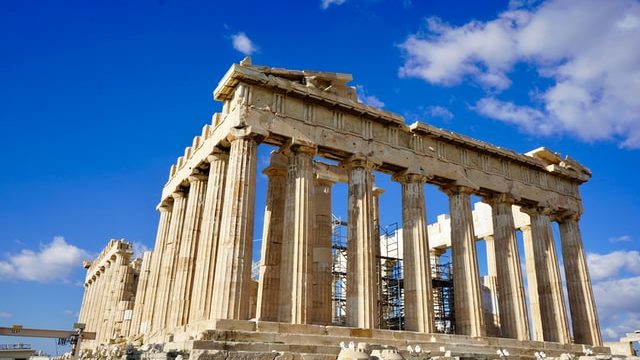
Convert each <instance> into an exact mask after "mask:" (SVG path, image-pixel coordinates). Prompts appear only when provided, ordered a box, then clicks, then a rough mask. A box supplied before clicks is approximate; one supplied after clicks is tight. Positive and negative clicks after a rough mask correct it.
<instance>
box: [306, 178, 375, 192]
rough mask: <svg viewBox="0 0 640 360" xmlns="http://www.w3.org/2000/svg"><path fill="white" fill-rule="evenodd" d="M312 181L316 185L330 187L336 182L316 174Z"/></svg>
mask: <svg viewBox="0 0 640 360" xmlns="http://www.w3.org/2000/svg"><path fill="white" fill-rule="evenodd" d="M314 181H315V183H316V186H318V185H319V186H328V187H331V186H333V185H334V184H335V183H336V182H335V181H333V180H332V179H328V178H325V177H321V176H317V175H316V177H315V179H314ZM374 191H375V190H374Z"/></svg>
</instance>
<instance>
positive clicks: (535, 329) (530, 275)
mask: <svg viewBox="0 0 640 360" xmlns="http://www.w3.org/2000/svg"><path fill="white" fill-rule="evenodd" d="M521 230H522V239H523V243H524V264H525V268H526V270H527V292H528V293H529V316H530V319H531V340H534V341H544V336H543V334H542V314H541V313H540V298H539V297H538V281H537V280H536V260H535V256H534V250H533V235H532V234H531V226H530V225H526V226H524V227H522V229H521Z"/></svg>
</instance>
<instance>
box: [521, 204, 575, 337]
mask: <svg viewBox="0 0 640 360" xmlns="http://www.w3.org/2000/svg"><path fill="white" fill-rule="evenodd" d="M525 212H526V213H527V214H529V217H530V218H531V235H532V236H533V256H534V259H535V264H536V281H537V283H538V298H539V300H540V314H541V315H542V333H543V336H544V341H553V342H559V343H563V344H566V343H569V342H570V341H571V340H570V337H569V327H568V325H567V314H566V311H565V306H564V297H563V296H562V283H561V279H560V269H559V267H558V258H557V256H556V249H555V244H554V241H553V233H552V231H551V220H550V219H549V211H548V210H547V209H542V208H529V209H525Z"/></svg>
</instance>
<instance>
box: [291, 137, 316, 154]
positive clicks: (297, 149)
mask: <svg viewBox="0 0 640 360" xmlns="http://www.w3.org/2000/svg"><path fill="white" fill-rule="evenodd" d="M284 147H286V148H287V149H288V150H290V151H291V152H293V153H304V154H309V155H311V156H315V155H316V154H317V153H318V145H316V144H313V143H311V142H308V141H304V140H300V139H291V140H289V142H288V143H287V144H286V145H285V146H284Z"/></svg>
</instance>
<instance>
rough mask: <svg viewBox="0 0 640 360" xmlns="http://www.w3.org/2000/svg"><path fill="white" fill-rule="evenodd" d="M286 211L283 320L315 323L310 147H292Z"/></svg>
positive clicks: (313, 149) (282, 291)
mask: <svg viewBox="0 0 640 360" xmlns="http://www.w3.org/2000/svg"><path fill="white" fill-rule="evenodd" d="M290 150H291V154H289V172H288V178H287V192H286V194H287V197H286V200H285V210H284V235H283V241H282V259H281V260H282V263H281V266H280V279H281V281H280V307H279V318H280V321H282V322H290V323H293V324H307V323H310V322H311V309H312V302H311V290H312V276H313V273H312V270H313V258H312V254H311V250H312V245H313V242H312V237H313V219H312V214H313V212H312V211H313V208H312V204H311V200H312V196H313V155H314V154H315V151H316V149H315V148H313V147H310V146H292V147H291V149H290Z"/></svg>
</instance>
